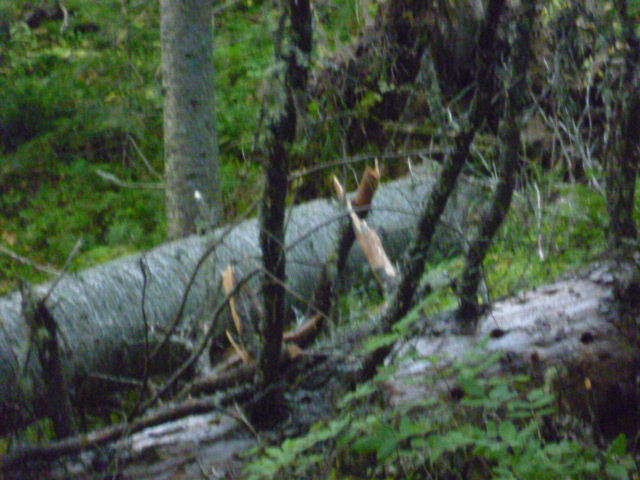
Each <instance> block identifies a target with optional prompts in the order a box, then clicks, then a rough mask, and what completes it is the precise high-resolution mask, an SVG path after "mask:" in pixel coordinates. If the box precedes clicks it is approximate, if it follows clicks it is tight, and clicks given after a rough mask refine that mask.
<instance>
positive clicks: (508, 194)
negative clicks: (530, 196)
mask: <svg viewBox="0 0 640 480" xmlns="http://www.w3.org/2000/svg"><path fill="white" fill-rule="evenodd" d="M525 8H526V10H525V12H524V13H523V14H522V15H521V16H520V19H521V20H520V21H519V22H518V25H517V31H518V33H517V34H516V35H515V38H514V39H513V45H512V46H511V47H512V48H511V51H512V53H511V56H510V58H509V66H508V71H507V72H508V75H507V74H505V75H504V77H505V78H506V80H505V94H506V106H505V114H504V118H503V119H502V123H501V125H500V167H499V173H498V176H499V179H498V184H497V185H496V190H495V193H494V195H493V199H492V202H491V205H490V207H489V210H488V211H487V212H486V214H485V215H484V216H483V218H482V221H481V222H480V228H479V231H478V233H477V234H476V237H475V238H474V239H473V241H472V242H471V244H470V245H469V249H468V251H467V255H466V259H465V267H464V270H463V272H462V277H461V279H460V288H459V295H460V307H459V309H458V312H457V318H458V320H459V321H460V322H461V323H462V325H463V326H464V327H465V328H466V329H468V330H471V329H473V327H474V326H475V320H476V319H477V317H478V314H479V313H480V306H479V304H478V288H479V286H480V282H481V281H482V265H483V262H484V259H485V257H486V255H487V252H488V251H489V247H491V243H492V242H493V238H494V236H495V235H496V233H497V232H498V230H499V229H500V226H501V225H502V223H503V221H504V219H505V218H506V216H507V213H508V212H509V208H510V207H511V200H512V198H513V190H514V189H515V186H516V178H517V175H518V172H519V171H520V167H521V165H522V160H521V158H520V151H521V144H520V132H521V129H520V123H519V122H520V118H519V116H520V114H521V112H522V109H523V108H524V106H525V105H526V88H525V86H526V82H527V73H528V68H529V59H530V58H531V35H532V32H533V29H534V27H535V19H536V14H537V8H536V2H535V1H534V2H531V3H530V4H528V5H526V7H525Z"/></svg>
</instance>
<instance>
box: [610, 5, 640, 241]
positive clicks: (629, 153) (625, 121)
mask: <svg viewBox="0 0 640 480" xmlns="http://www.w3.org/2000/svg"><path fill="white" fill-rule="evenodd" d="M615 3H616V6H617V9H618V15H619V16H620V20H621V23H622V28H623V35H624V40H625V41H626V42H627V44H628V49H627V51H626V54H625V75H624V77H623V78H624V83H623V84H622V85H621V88H622V89H624V90H623V92H622V95H621V97H622V99H621V100H620V103H619V104H618V108H619V114H618V118H617V124H616V125H614V127H613V128H614V129H615V131H614V135H613V139H612V145H611V148H610V152H611V155H610V158H609V164H608V168H607V174H608V175H607V177H608V178H607V208H608V211H609V217H610V222H611V223H610V225H609V239H610V240H611V243H612V244H613V246H614V247H616V248H620V247H622V246H624V244H625V242H628V241H629V240H636V239H637V238H638V229H637V226H636V222H635V220H634V219H633V207H634V199H635V191H636V176H637V173H638V164H639V158H638V156H639V155H640V152H639V151H638V148H639V147H640V122H639V121H638V118H640V91H639V85H638V75H639V70H638V67H637V65H638V62H640V40H639V39H638V37H637V36H636V34H635V24H634V23H633V20H632V19H631V18H630V17H629V15H628V12H627V2H626V0H617V1H616V2H615ZM614 121H616V120H614Z"/></svg>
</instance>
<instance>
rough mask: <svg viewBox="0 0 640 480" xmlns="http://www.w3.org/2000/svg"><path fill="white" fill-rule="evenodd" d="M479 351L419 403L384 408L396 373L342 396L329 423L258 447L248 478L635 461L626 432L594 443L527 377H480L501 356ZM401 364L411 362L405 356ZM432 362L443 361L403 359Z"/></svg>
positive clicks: (522, 475) (575, 473)
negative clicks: (605, 445) (276, 443)
mask: <svg viewBox="0 0 640 480" xmlns="http://www.w3.org/2000/svg"><path fill="white" fill-rule="evenodd" d="M483 355H485V354H483V353H481V351H480V350H478V351H475V352H472V353H470V354H469V355H467V356H466V357H465V358H464V359H463V360H461V361H458V362H456V363H454V364H453V365H448V366H447V362H442V364H443V365H444V366H442V367H434V368H432V369H431V371H432V372H437V374H433V373H432V374H431V375H430V376H427V377H425V378H420V379H419V383H420V386H416V387H415V388H419V389H421V390H424V392H425V393H424V396H423V399H422V400H421V401H418V402H416V403H413V404H410V405H402V406H395V407H393V408H390V407H388V406H385V405H384V402H381V401H380V398H381V397H384V396H385V393H384V392H385V389H389V388H391V387H390V386H388V384H387V381H388V378H389V375H390V374H391V373H392V371H391V369H390V367H386V368H385V369H383V370H382V371H381V372H380V373H379V374H378V376H377V377H376V378H375V379H373V380H372V381H371V382H368V383H365V384H362V385H360V386H359V387H358V388H357V389H356V390H355V391H354V392H352V393H350V394H348V395H346V396H345V398H344V399H343V400H342V402H341V404H340V413H339V414H338V415H337V416H336V417H335V419H333V420H331V421H328V422H325V423H321V424H318V425H316V426H315V427H314V428H312V429H311V431H310V432H309V433H308V434H307V435H305V436H303V437H300V438H296V439H289V440H285V441H284V442H283V443H282V444H281V445H279V446H270V447H266V448H259V449H257V450H256V451H254V452H253V455H256V456H257V458H256V459H255V460H254V461H253V462H252V463H251V464H250V465H249V467H248V471H249V473H250V476H249V478H250V479H252V480H257V479H275V478H278V479H279V478H282V479H284V478H307V479H320V478H323V479H325V478H333V479H361V478H370V479H374V478H375V479H401V478H402V479H416V480H417V479H436V478H437V479H462V478H473V479H501V480H511V479H530V480H541V479H549V480H552V479H553V480H555V479H558V478H570V479H594V480H595V479H616V480H623V479H629V478H631V477H630V475H631V472H632V471H635V462H634V459H633V457H632V455H631V454H629V453H628V452H627V440H626V438H625V437H624V436H620V437H618V438H617V439H616V440H614V441H613V442H612V443H611V444H610V445H609V446H608V448H607V449H605V450H602V449H600V448H598V447H596V446H595V445H594V444H593V442H591V441H590V440H589V438H580V437H579V436H577V435H576V434H575V432H577V431H578V429H575V430H574V431H570V430H569V429H567V428H566V425H564V424H561V423H560V422H559V421H558V419H559V415H558V413H557V410H556V401H555V398H554V396H553V395H552V394H550V393H549V390H548V385H534V384H533V382H532V381H531V379H529V378H528V377H527V376H526V375H512V376H501V377H496V376H490V375H485V373H487V372H488V371H489V370H491V369H492V368H493V367H496V366H497V363H498V362H499V360H500V354H494V355H492V356H490V357H489V358H486V357H483ZM404 360H405V361H407V360H408V359H406V358H405V359H404ZM409 360H410V361H413V362H428V363H430V364H432V365H434V366H435V365H438V364H439V363H441V360H442V359H438V358H419V357H416V356H415V355H414V356H413V358H411V359H409Z"/></svg>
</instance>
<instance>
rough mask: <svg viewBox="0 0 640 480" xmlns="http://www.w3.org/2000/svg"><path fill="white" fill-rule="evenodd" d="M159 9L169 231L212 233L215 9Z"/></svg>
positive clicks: (185, 5) (195, 0) (165, 5)
mask: <svg viewBox="0 0 640 480" xmlns="http://www.w3.org/2000/svg"><path fill="white" fill-rule="evenodd" d="M160 9H161V10H160V15H161V41H162V72H163V87H164V148H165V175H166V179H165V182H166V198H167V233H168V236H169V238H170V239H176V238H180V237H184V236H186V235H189V234H192V233H196V232H201V231H206V230H210V229H212V227H214V226H215V224H216V223H217V222H218V220H219V216H220V212H221V208H220V202H221V198H220V179H219V176H220V174H219V166H218V139H217V131H216V122H215V102H214V66H213V16H212V14H213V10H212V9H213V6H212V3H211V2H202V1H199V0H184V1H178V0H162V1H161V2H160Z"/></svg>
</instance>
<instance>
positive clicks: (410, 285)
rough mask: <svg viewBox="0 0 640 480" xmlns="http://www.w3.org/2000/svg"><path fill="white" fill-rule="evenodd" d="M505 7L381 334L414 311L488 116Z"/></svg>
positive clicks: (377, 357)
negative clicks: (431, 253)
mask: <svg viewBox="0 0 640 480" xmlns="http://www.w3.org/2000/svg"><path fill="white" fill-rule="evenodd" d="M504 5H505V0H492V1H491V2H490V3H489V8H488V13H487V20H486V24H485V26H484V28H483V29H482V32H481V34H480V36H479V38H478V60H479V62H481V64H480V66H479V68H478V70H477V72H478V73H477V86H476V91H475V93H474V98H473V101H472V103H471V107H470V108H469V114H468V118H467V119H466V125H465V127H464V129H463V130H462V131H461V132H460V133H459V134H458V135H457V136H456V138H455V139H454V143H455V150H454V152H453V154H451V155H450V156H449V157H448V158H447V159H446V160H445V162H444V165H443V168H442V172H441V174H440V176H439V178H438V182H437V183H436V185H435V186H434V188H433V190H432V191H431V193H430V194H429V197H428V200H427V202H426V203H425V206H424V208H423V210H422V213H421V214H420V219H419V220H418V225H417V229H416V231H415V233H414V235H413V238H412V240H411V245H410V246H409V249H408V254H407V258H406V260H405V262H404V265H403V268H402V274H401V278H400V282H399V285H398V287H397V288H396V289H395V291H394V293H393V296H392V298H391V300H390V301H389V303H388V305H387V308H385V311H384V312H383V314H382V316H381V318H380V328H379V329H380V331H381V332H390V331H391V329H392V327H393V326H394V325H395V324H396V323H397V322H398V321H399V320H400V319H402V318H403V317H404V316H405V315H406V314H407V313H409V310H410V309H411V308H412V307H413V300H414V296H415V292H416V290H417V288H418V285H419V283H420V280H421V279H422V275H423V273H424V269H425V264H426V259H427V252H428V250H429V248H430V246H431V242H432V241H433V237H434V233H435V229H436V225H437V224H438V222H439V219H440V216H441V215H442V213H443V212H444V209H445V207H446V205H447V202H448V201H449V197H450V196H451V194H452V192H453V191H454V188H455V185H456V182H457V180H458V178H459V176H460V173H461V172H462V167H463V166H464V164H465V162H466V161H467V157H468V155H469V148H470V147H471V143H472V142H473V139H474V137H475V134H476V131H477V130H478V128H479V127H480V126H481V123H482V122H483V121H484V119H485V118H486V116H487V114H488V113H489V108H490V106H491V94H492V91H493V89H492V84H493V81H494V79H493V74H494V69H495V66H496V63H497V58H495V55H494V52H493V47H494V41H495V37H496V32H497V29H498V23H499V21H500V17H501V16H502V11H503V9H504ZM390 351H391V346H389V345H387V346H383V347H380V348H377V349H375V350H374V351H373V352H371V354H370V355H369V356H368V358H367V359H366V362H365V363H366V366H365V368H364V370H363V374H364V376H365V377H371V376H373V375H374V374H375V372H376V370H377V368H378V366H379V365H380V364H381V363H382V362H383V361H384V359H385V357H386V356H387V355H388V353H389V352H390Z"/></svg>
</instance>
